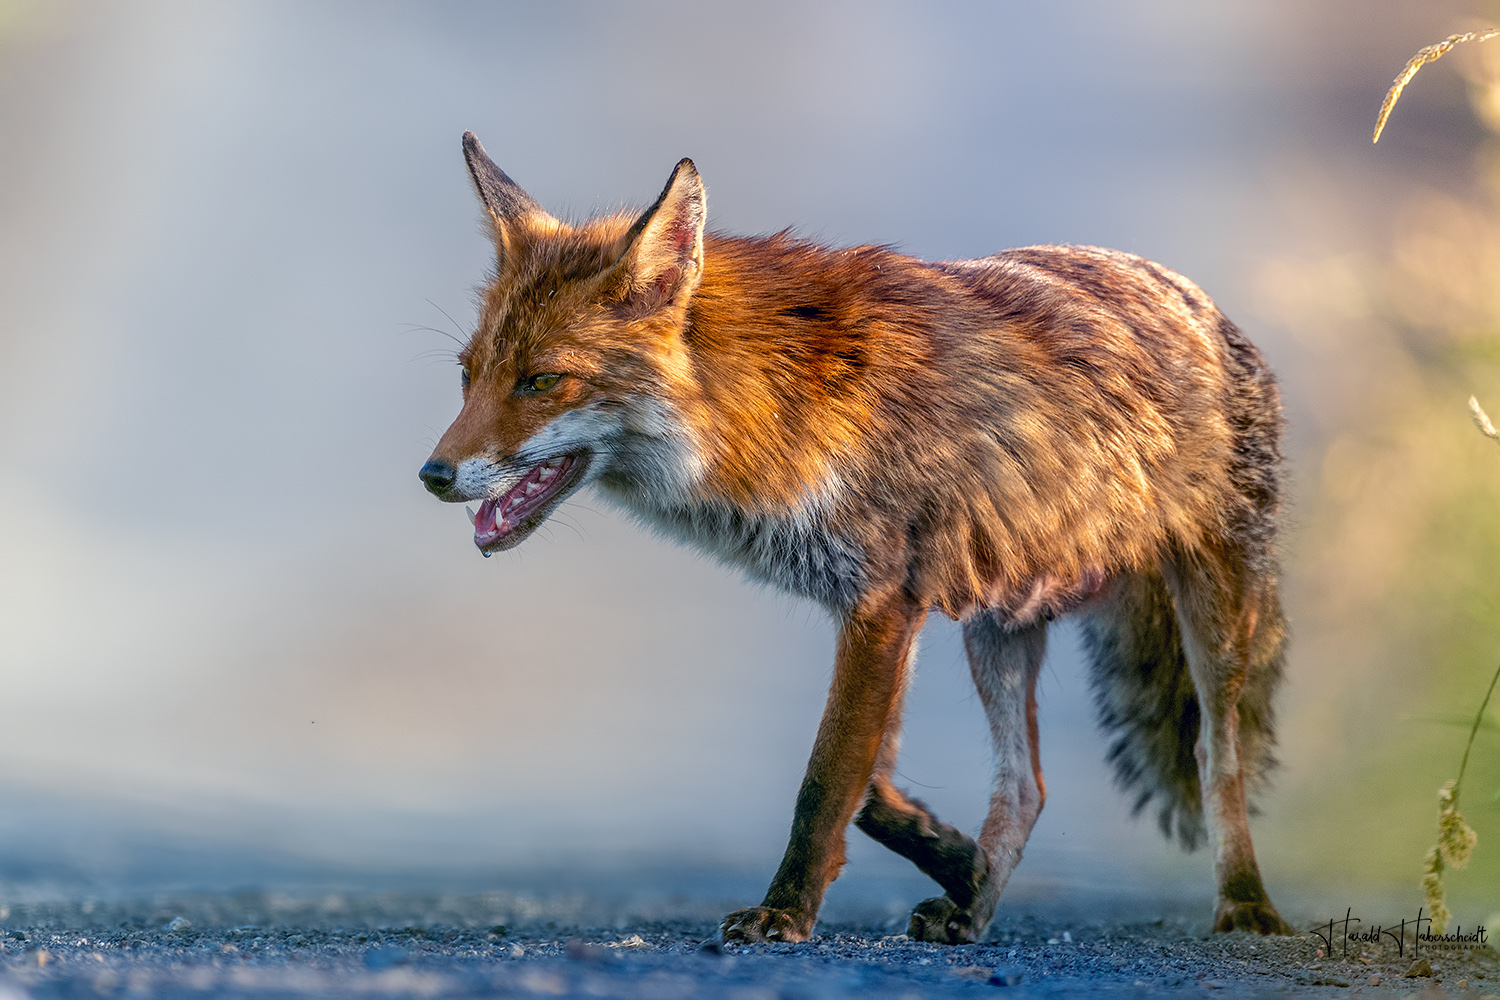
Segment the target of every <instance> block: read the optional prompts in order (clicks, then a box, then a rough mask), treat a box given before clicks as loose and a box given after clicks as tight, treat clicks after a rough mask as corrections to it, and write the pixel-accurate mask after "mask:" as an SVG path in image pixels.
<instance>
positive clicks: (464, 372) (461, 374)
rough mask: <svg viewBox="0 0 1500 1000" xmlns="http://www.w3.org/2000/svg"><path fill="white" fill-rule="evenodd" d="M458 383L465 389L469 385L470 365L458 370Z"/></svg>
mask: <svg viewBox="0 0 1500 1000" xmlns="http://www.w3.org/2000/svg"><path fill="white" fill-rule="evenodd" d="M458 384H459V385H461V386H463V387H464V388H465V389H467V388H468V387H469V366H468V365H464V366H463V367H462V368H460V369H459V370H458Z"/></svg>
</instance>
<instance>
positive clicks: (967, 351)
mask: <svg viewBox="0 0 1500 1000" xmlns="http://www.w3.org/2000/svg"><path fill="white" fill-rule="evenodd" d="M463 154H464V160H465V163H466V165H467V167H468V173H469V177H470V180H471V181H472V183H473V187H474V189H475V191H476V192H477V194H478V198H479V201H480V204H481V205H482V207H483V210H484V217H485V219H486V222H487V225H488V228H489V230H490V234H491V235H492V236H493V241H494V247H495V261H494V269H493V272H492V275H491V277H490V278H489V280H488V282H487V284H486V285H485V286H484V287H483V289H482V290H481V292H480V293H479V319H478V322H477V325H476V327H475V328H474V332H473V334H472V336H471V337H470V338H469V339H468V341H467V343H466V344H464V345H463V347H462V349H461V351H460V352H459V354H458V360H459V363H460V365H461V378H460V380H461V386H462V393H463V401H462V405H461V408H460V410H459V413H458V416H457V417H456V418H455V419H454V420H453V422H452V424H451V426H449V427H448V429H447V430H446V431H445V432H444V433H443V435H442V437H441V438H440V440H439V441H438V443H437V445H436V447H435V448H434V449H433V451H432V454H431V456H430V457H429V458H428V460H427V461H426V463H425V464H424V465H423V466H422V467H421V470H420V473H419V475H420V479H421V481H422V482H423V483H424V484H425V486H426V488H427V489H428V490H429V491H430V492H432V493H433V494H435V495H436V496H437V497H438V498H439V499H441V500H444V501H447V502H450V503H465V502H477V504H478V509H477V511H473V512H472V513H471V516H472V520H473V529H474V544H475V545H476V546H477V547H478V548H479V550H480V551H481V552H482V553H483V554H484V555H486V556H488V555H490V554H492V553H495V552H501V551H504V550H507V549H510V548H513V547H514V546H517V545H519V544H521V542H523V541H524V540H525V539H526V538H527V537H529V536H530V535H531V534H532V533H533V532H535V531H536V530H537V528H538V527H539V526H540V525H541V524H542V523H544V522H545V521H546V520H547V518H548V517H549V516H550V515H551V514H552V512H553V511H555V510H557V508H558V506H559V504H561V503H563V502H564V501H565V500H566V499H567V498H568V497H570V496H572V495H573V494H575V493H576V492H577V491H579V490H581V489H583V488H585V487H590V488H592V489H593V490H594V491H595V492H596V494H598V495H599V496H601V497H603V498H604V499H605V500H606V501H608V502H609V503H611V504H613V505H615V506H617V507H618V508H620V509H622V510H623V511H624V512H626V513H627V514H628V515H630V516H632V517H633V518H635V519H637V520H638V521H640V522H642V523H644V524H645V525H647V526H650V527H651V528H654V529H655V530H656V531H657V532H659V533H661V534H664V535H666V536H668V537H669V538H674V539H677V540H680V541H681V542H684V543H686V544H688V545H691V546H695V547H697V548H698V549H700V550H702V551H704V552H706V553H707V554H709V555H710V556H712V557H714V558H716V559H717V560H719V561H721V562H723V563H725V564H727V565H729V566H730V567H734V568H737V569H739V570H740V571H742V572H743V573H744V574H745V575H746V576H748V577H749V578H750V579H751V580H753V581H756V582H759V583H761V584H764V585H769V586H770V587H772V588H775V589H778V590H780V591H783V592H786V593H789V594H791V595H794V596H795V597H799V598H805V599H808V600H810V601H812V602H814V603H815V604H817V605H820V606H821V607H822V608H824V609H826V610H827V612H828V613H829V614H830V615H831V617H832V618H833V620H834V622H835V623H836V625H837V627H838V637H837V652H836V656H835V663H834V670H833V677H832V681H831V684H830V688H829V692H828V700H827V704H826V706H825V708H824V712H823V716H822V721H821V722H820V723H819V725H818V729H817V734H816V737H815V739H814V742H813V747H812V753H811V756H810V759H809V761H808V764H807V771H806V775H805V777H804V778H803V781H802V784H801V787H800V789H799V790H798V792H797V797H796V802H795V811H794V815H793V819H792V825H791V832H790V837H789V841H788V844H787V847H786V851H785V854H784V855H783V858H782V861H781V864H780V866H779V868H778V869H777V871H776V873H775V875H774V877H773V878H772V880H771V883H770V887H769V888H768V890H767V892H766V895H765V897H764V899H763V900H762V902H761V903H760V905H758V906H752V907H748V908H746V909H741V910H738V911H736V912H734V913H730V914H729V915H728V916H726V917H725V918H724V921H723V923H722V925H721V927H720V935H721V938H722V939H723V940H725V941H739V942H757V941H781V942H798V941H805V940H807V939H808V937H809V936H810V935H811V934H812V933H813V931H814V927H815V925H816V922H817V917H818V911H819V909H820V907H821V905H822V901H823V897H824V893H825V891H826V890H827V888H828V886H829V884H830V883H831V882H832V881H833V879H834V878H835V877H837V876H838V874H839V873H840V871H841V870H842V868H843V866H844V863H845V849H846V835H847V831H848V827H849V826H850V824H851V823H852V824H853V825H854V826H856V827H857V828H858V829H859V830H861V831H863V832H864V833H865V834H867V835H869V836H870V837H872V838H873V839H874V840H875V841H877V842H878V843H880V844H883V845H884V846H886V847H887V848H890V849H891V850H893V851H895V852H896V853H898V854H900V855H902V856H904V857H906V858H907V859H909V860H910V861H912V862H913V863H915V865H916V866H917V867H918V868H919V869H920V870H921V871H923V872H924V873H926V874H927V875H928V876H929V877H931V878H932V879H933V881H935V882H936V883H937V885H938V887H940V888H941V889H942V890H943V894H942V895H940V896H935V897H933V898H931V899H926V900H923V901H922V902H920V903H918V904H917V905H916V906H915V908H914V909H913V910H912V912H911V916H910V922H909V927H908V934H909V935H910V937H911V938H912V939H914V940H919V941H931V942H939V943H947V944H961V943H968V942H974V941H978V940H980V939H981V937H982V936H983V935H984V933H985V931H986V929H987V927H988V926H989V924H990V921H991V919H992V918H993V916H994V912H995V909H996V906H997V903H998V901H999V899H1000V896H1001V893H1002V891H1003V890H1004V888H1005V886H1006V883H1007V882H1008V880H1009V879H1010V877H1011V874H1012V872H1014V871H1015V868H1016V865H1017V863H1018V862H1019V861H1020V859H1021V853H1022V849H1023V848H1024V847H1025V845H1026V842H1027V839H1028V837H1029V836H1030V834H1031V831H1032V828H1033V826H1034V825H1035V823H1036V821H1037V817H1038V816H1039V815H1040V813H1041V810H1042V806H1043V803H1044V802H1045V801H1046V797H1047V786H1046V784H1045V782H1044V781H1043V777H1042V766H1041V757H1040V752H1039V746H1038V725H1037V699H1036V688H1037V677H1038V673H1039V670H1040V667H1041V665H1042V660H1043V656H1044V654H1045V651H1046V645H1047V632H1048V629H1049V627H1050V626H1051V624H1052V623H1053V622H1055V621H1058V620H1060V619H1062V618H1064V617H1070V616H1071V617H1072V618H1074V619H1075V620H1077V621H1078V622H1079V623H1080V625H1081V630H1082V634H1083V637H1084V646H1085V648H1086V651H1087V660H1088V668H1087V669H1088V672H1089V677H1090V682H1091V687H1092V691H1093V696H1094V700H1095V706H1096V709H1097V714H1098V717H1099V721H1100V722H1101V724H1102V725H1103V727H1104V729H1105V730H1106V732H1107V733H1108V734H1109V735H1110V738H1111V743H1110V749H1109V751H1108V760H1109V762H1110V763H1111V764H1112V766H1113V769H1114V775H1115V778H1116V781H1117V783H1118V784H1119V785H1120V786H1121V787H1122V788H1124V789H1125V790H1127V791H1129V792H1131V793H1132V794H1134V795H1135V797H1136V801H1135V809H1136V811H1137V812H1139V811H1141V810H1142V809H1144V808H1146V807H1147V806H1148V805H1152V804H1155V806H1156V807H1157V810H1158V815H1157V819H1158V822H1159V825H1160V827H1161V829H1162V831H1163V833H1164V834H1166V835H1167V836H1168V837H1175V838H1176V839H1178V840H1179V841H1180V842H1181V844H1182V845H1183V846H1184V847H1186V848H1189V849H1191V848H1193V847H1196V846H1198V844H1199V843H1200V842H1201V841H1202V840H1203V839H1204V838H1205V836H1206V837H1207V839H1208V840H1209V842H1210V843H1211V846H1212V851H1213V861H1214V872H1215V878H1216V891H1215V909H1214V915H1213V928H1214V930H1215V931H1234V930H1249V931H1254V932H1257V933H1259V934H1290V933H1293V931H1292V928H1291V927H1290V926H1289V925H1288V924H1287V923H1286V921H1284V920H1283V919H1282V918H1281V916H1280V914H1279V913H1278V912H1277V910H1276V908H1275V906H1274V905H1273V904H1272V902H1271V900H1270V897H1269V896H1268V894H1267V892H1266V889H1265V885H1264V883H1263V881H1262V878H1261V874H1260V869H1259V866H1258V865H1257V862H1256V858H1255V849H1254V846H1253V844H1252V843H1251V838H1250V827H1249V818H1248V817H1249V806H1248V801H1249V799H1248V796H1249V795H1250V794H1251V793H1252V792H1256V791H1258V790H1259V789H1260V788H1261V787H1262V785H1263V783H1264V778H1265V775H1266V773H1267V771H1268V770H1269V769H1270V768H1271V767H1272V766H1273V765H1274V763H1275V761H1274V754H1273V751H1274V743H1275V739H1274V721H1275V720H1274V715H1273V704H1272V701H1273V695H1274V692H1275V689H1276V687H1277V685H1278V682H1279V681H1280V679H1281V676H1282V672H1283V660H1284V647H1285V643H1286V626H1285V620H1284V616H1283V613H1282V608H1281V603H1280V599H1279V594H1278V574H1279V570H1278V558H1279V550H1278V545H1279V543H1278V539H1277V525H1278V520H1279V516H1280V504H1281V500H1280V495H1281V479H1282V475H1283V473H1282V455H1281V444H1280V441H1281V435H1282V428H1283V417H1282V410H1281V401H1280V396H1279V393H1278V390H1277V386H1276V381H1275V378H1274V376H1273V375H1272V373H1271V371H1270V369H1269V368H1268V366H1267V364H1266V362H1265V360H1264V359H1263V357H1262V356H1261V354H1260V352H1259V351H1258V350H1257V348H1256V347H1255V346H1254V345H1253V344H1252V343H1251V342H1250V341H1249V339H1247V338H1246V336H1245V335H1244V334H1243V333H1242V332H1241V331H1240V330H1239V328H1238V327H1236V326H1235V325H1234V324H1233V323H1232V322H1230V321H1229V319H1227V318H1226V317H1225V316H1224V315H1223V314H1222V313H1221V312H1220V311H1219V309H1218V308H1217V307H1216V306H1215V305H1214V303H1213V301H1212V300H1211V299H1210V298H1209V297H1208V296H1207V295H1206V294H1205V293H1204V292H1203V291H1202V290H1201V289H1200V288H1198V286H1196V285H1195V284H1193V283H1192V282H1191V281H1189V280H1187V279H1186V278H1184V277H1182V276H1180V275H1178V274H1176V273H1174V272H1172V271H1170V270H1168V269H1166V268H1165V267H1162V266H1161V265H1159V264H1156V263H1153V262H1151V261H1149V260H1146V259H1143V258H1141V257H1138V256H1135V255H1132V254H1128V253H1123V252H1119V251H1113V250H1105V249H1100V248H1097V247H1088V246H1031V247H1025V248H1021V249H1013V250H1006V251H1003V252H1001V253H997V254H995V255H993V256H990V257H985V258H982V259H978V260H957V261H945V262H938V263H932V262H926V261H922V260H917V259H915V258H913V257H910V256H906V255H903V254H901V253H900V252H898V251H897V250H895V249H893V248H891V247H889V246H856V247H847V248H836V247H830V246H825V245H822V244H820V243H818V242H815V241H811V240H808V239H804V238H799V237H796V236H794V235H793V234H792V233H791V231H789V230H783V231H781V232H778V233H775V234H773V235H769V236H735V235H727V234H724V233H720V232H716V231H714V230H712V229H708V228H706V227H705V223H706V220H707V200H706V193H705V188H704V184H703V181H702V178H701V177H700V176H699V173H698V171H697V169H696V167H695V166H694V164H693V162H692V161H691V160H689V159H683V160H681V161H680V162H679V163H678V164H677V165H676V167H675V168H674V169H673V170H672V173H671V176H670V177H669V179H668V180H667V183H666V186H665V187H664V188H663V189H662V191H661V194H660V195H659V196H658V197H657V199H656V200H655V202H654V203H652V204H651V205H650V207H648V208H646V209H645V210H644V211H643V212H639V213H636V212H620V213H608V214H601V215H595V216H593V217H590V218H588V219H586V220H583V221H581V222H571V223H570V222H565V221H563V220H560V219H558V218H556V217H554V216H553V215H551V214H549V213H548V212H547V211H546V210H545V209H544V208H543V207H542V206H541V205H540V204H539V203H538V202H537V201H536V200H534V199H533V198H532V197H531V196H530V195H529V194H527V193H526V192H525V191H524V190H523V189H522V188H521V187H520V186H519V185H518V184H517V183H516V182H515V181H513V180H512V179H511V178H510V177H509V176H508V175H507V174H506V173H505V172H504V171H503V170H501V169H500V168H499V167H498V166H496V164H495V163H494V162H493V161H492V160H491V159H490V157H489V156H488V154H487V153H486V152H485V150H484V147H483V146H482V145H481V144H480V142H479V140H478V138H476V137H475V135H474V134H473V133H465V134H464V136H463ZM934 611H936V612H940V613H942V614H943V615H946V616H947V617H949V618H951V619H954V620H956V621H957V622H959V623H960V625H961V629H962V634H963V643H964V648H965V651H966V654H967V659H968V664H969V668H970V673H971V674H972V678H973V682H974V685H975V688H976V689H977V691H978V695H979V700H980V702H981V704H982V706H983V708H984V712H985V715H986V717H987V720H988V725H989V731H990V736H991V741H992V744H993V757H994V786H993V793H992V795H991V797H990V801H989V809H988V814H987V816H986V818H985V819H984V821H983V825H982V828H981V829H980V831H979V833H978V836H977V838H976V837H971V836H969V835H968V834H966V833H964V832H962V831H961V830H958V829H957V828H955V827H953V826H951V825H949V824H947V823H944V822H942V821H941V820H939V819H938V818H937V817H936V816H934V815H933V813H932V811H931V810H930V809H929V808H928V807H927V806H926V805H924V804H923V803H922V802H921V801H919V800H918V799H916V798H913V797H912V796H911V795H910V794H908V793H907V792H906V791H905V790H902V789H899V788H898V787H897V786H896V783H895V768H896V762H897V755H898V752H899V749H900V740H901V717H902V708H903V704H904V700H905V696H906V691H907V686H908V682H909V680H910V678H911V676H912V666H913V662H914V658H915V656H916V650H917V638H918V633H919V631H920V630H921V628H922V626H923V624H924V622H925V620H926V619H927V617H928V616H929V614H930V613H932V612H934Z"/></svg>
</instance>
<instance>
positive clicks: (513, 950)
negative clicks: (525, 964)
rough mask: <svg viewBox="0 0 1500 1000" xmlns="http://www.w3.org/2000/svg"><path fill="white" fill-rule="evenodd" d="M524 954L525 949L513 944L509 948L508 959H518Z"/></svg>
mask: <svg viewBox="0 0 1500 1000" xmlns="http://www.w3.org/2000/svg"><path fill="white" fill-rule="evenodd" d="M524 954H526V949H525V948H522V947H521V946H520V945H518V944H513V945H511V946H510V957H511V958H520V957H521V956H522V955H524Z"/></svg>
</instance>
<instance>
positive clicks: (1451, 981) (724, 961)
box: [0, 893, 1500, 1000]
mask: <svg viewBox="0 0 1500 1000" xmlns="http://www.w3.org/2000/svg"><path fill="white" fill-rule="evenodd" d="M716 911H717V907H714V908H713V912H716ZM714 919H715V918H714V916H712V915H711V911H710V909H709V908H707V907H706V906H705V905H703V904H694V903H691V902H689V901H686V900H681V899H679V900H675V901H668V902H662V903H657V904H654V905H652V906H647V907H636V908H634V909H633V910H632V909H630V908H613V909H612V908H611V907H609V906H603V905H601V904H599V903H598V902H597V901H594V900H589V899H586V898H584V897H581V896H578V895H572V896H561V897H551V898H541V897H536V896H530V895H526V894H516V893H487V894H478V895H423V894H418V893H387V894H371V895H363V896H360V895H344V894H333V895H325V896H320V897H306V896H304V897H292V896H287V895H281V894H276V893H240V894H211V895H198V896H184V897H179V898H163V899H156V900H152V901H149V902H141V901H136V902H128V901H121V902H113V903H101V902H68V901H53V902H46V903H40V902H38V903H29V904H22V903H11V904H10V905H8V906H5V905H0V1000H21V998H27V997H36V998H42V997H95V996H115V995H122V996H125V995H149V996H162V997H176V996H205V995H214V996H231V997H238V996H244V997H272V996H274V997H311V996H319V997H325V996H332V997H342V996H367V995H386V996H419V997H450V996H451V997H468V996H551V997H556V996H563V997H574V996H576V997H592V998H601V997H602V998H611V997H620V998H649V1000H658V998H660V1000H671V998H688V997H726V998H730V1000H777V998H806V1000H812V998H819V997H902V998H907V997H909V998H927V997H977V996H992V995H994V994H995V992H996V991H997V990H1001V991H1004V992H1005V993H1006V994H1007V995H1012V994H1015V995H1038V996H1039V995H1076V994H1082V993H1088V994H1097V993H1106V994H1109V995H1117V996H1135V995H1142V996H1145V995H1153V996H1154V995H1159V994H1163V993H1168V994H1170V993H1176V994H1188V995H1194V996H1202V995H1208V994H1211V993H1212V994H1222V995H1225V996H1240V995H1263V994H1273V995H1280V996H1290V997H1303V996H1332V995H1340V996H1342V995H1348V994H1350V993H1358V994H1359V995H1364V996H1380V995H1401V996H1412V995H1418V994H1419V995H1421V996H1423V997H1440V996H1463V997H1493V998H1496V1000H1500V956H1497V955H1496V953H1495V952H1494V951H1493V950H1492V949H1491V950H1486V951H1483V952H1479V951H1466V952H1463V953H1461V954H1456V955H1448V956H1439V957H1434V958H1433V959H1432V960H1431V962H1430V965H1431V969H1430V973H1429V970H1427V969H1423V968H1420V967H1419V968H1418V969H1416V970H1412V969H1411V966H1412V956H1411V954H1410V950H1409V946H1408V951H1407V954H1406V955H1405V956H1404V957H1398V956H1397V955H1396V952H1395V948H1394V946H1393V945H1382V946H1371V947H1369V948H1368V950H1367V951H1365V952H1363V953H1360V954H1358V955H1356V954H1354V952H1353V951H1352V950H1351V954H1350V958H1349V960H1348V961H1333V960H1328V959H1324V958H1322V957H1320V953H1319V951H1318V948H1319V942H1318V940H1317V939H1316V938H1315V937H1314V936H1313V935H1311V934H1308V935H1305V936H1303V937H1298V938H1277V939H1261V938H1257V937H1254V936H1251V935H1247V934H1234V935H1208V934H1207V933H1206V929H1207V923H1206V921H1203V922H1198V923H1195V922H1194V921H1192V920H1187V919H1173V918H1164V919H1159V920H1154V921H1149V922H1134V923H1133V922H1130V921H1129V920H1088V919H1079V920H1066V919H1058V918H1041V917H1034V916H1025V915H1017V914H1012V915H1009V916H1003V917H1001V918H1000V919H998V920H997V921H996V924H995V926H994V927H993V928H992V930H991V932H990V936H989V939H988V941H987V942H986V943H984V944H980V945H968V946H963V947H957V948H953V947H944V946H939V945H928V944H917V943H913V942H911V941H909V940H907V938H906V937H905V935H904V934H900V933H896V930H897V928H896V927H895V926H892V923H893V922H892V921H889V920H884V921H881V922H879V923H870V922H866V923H863V924H861V923H859V922H851V923H845V924H839V923H831V924H823V925H820V927H819V933H818V935H817V936H816V937H815V938H814V939H813V940H812V941H810V942H808V943H806V944H801V945H785V944H783V945H755V946H721V945H719V944H718V942H717V938H716V927H715V923H714ZM590 920H592V921H594V923H592V924H591V923H589V922H588V921H590ZM1409 971H1415V972H1417V973H1429V974H1426V975H1413V976H1408V975H1407V973H1408V972H1409Z"/></svg>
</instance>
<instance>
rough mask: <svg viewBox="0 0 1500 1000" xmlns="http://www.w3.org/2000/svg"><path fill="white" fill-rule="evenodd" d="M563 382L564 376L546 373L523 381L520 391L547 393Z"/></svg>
mask: <svg viewBox="0 0 1500 1000" xmlns="http://www.w3.org/2000/svg"><path fill="white" fill-rule="evenodd" d="M561 380H562V376H561V375H559V374H557V373H556V372H546V373H544V374H541V375H533V376H531V377H530V378H528V379H522V380H521V385H520V389H521V391H522V392H546V391H547V390H548V389H550V388H552V387H553V386H554V385H556V384H557V383H558V382H559V381H561Z"/></svg>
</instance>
